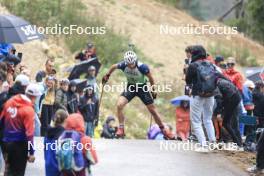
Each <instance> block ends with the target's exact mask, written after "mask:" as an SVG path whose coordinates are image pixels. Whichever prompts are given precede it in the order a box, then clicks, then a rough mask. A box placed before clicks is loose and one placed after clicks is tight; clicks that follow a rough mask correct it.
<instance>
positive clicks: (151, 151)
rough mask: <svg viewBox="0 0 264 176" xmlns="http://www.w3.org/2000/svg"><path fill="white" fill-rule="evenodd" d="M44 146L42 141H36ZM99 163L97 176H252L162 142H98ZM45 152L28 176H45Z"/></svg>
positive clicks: (217, 159)
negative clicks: (165, 147) (166, 148)
mask: <svg viewBox="0 0 264 176" xmlns="http://www.w3.org/2000/svg"><path fill="white" fill-rule="evenodd" d="M35 141H36V142H35V143H36V144H38V145H39V144H41V143H42V139H40V138H37V139H35ZM94 143H95V145H96V149H97V153H98V157H99V163H98V164H97V165H96V166H94V167H93V176H164V175H166V176H218V175H219V176H246V175H248V174H247V173H245V172H244V171H243V170H241V169H240V168H238V167H236V166H235V165H234V164H233V163H232V162H230V161H229V160H228V159H226V158H225V157H224V156H222V155H221V154H218V153H197V152H193V151H183V150H180V151H179V150H177V149H175V142H172V143H168V144H170V145H167V146H169V147H170V150H164V146H166V144H164V143H163V144H164V145H163V149H161V144H160V142H159V141H147V140H102V139H100V140H94ZM42 175H45V172H44V160H43V152H42V151H41V150H37V151H36V161H35V163H34V164H28V166H27V170H26V176H42Z"/></svg>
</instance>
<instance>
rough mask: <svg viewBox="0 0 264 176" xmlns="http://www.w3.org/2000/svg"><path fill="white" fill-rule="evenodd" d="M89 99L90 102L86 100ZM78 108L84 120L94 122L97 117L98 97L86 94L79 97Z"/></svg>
mask: <svg viewBox="0 0 264 176" xmlns="http://www.w3.org/2000/svg"><path fill="white" fill-rule="evenodd" d="M89 99H91V102H90V103H87V101H88V100H89ZM79 110H80V112H81V113H82V115H83V117H84V120H85V122H94V121H96V120H97V119H98V115H99V103H98V99H97V98H96V97H95V95H93V96H92V97H88V96H87V95H86V94H85V95H83V96H82V97H81V98H80V105H79Z"/></svg>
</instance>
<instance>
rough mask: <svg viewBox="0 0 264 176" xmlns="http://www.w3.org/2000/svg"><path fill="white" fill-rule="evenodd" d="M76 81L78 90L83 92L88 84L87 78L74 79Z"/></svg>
mask: <svg viewBox="0 0 264 176" xmlns="http://www.w3.org/2000/svg"><path fill="white" fill-rule="evenodd" d="M74 81H75V82H76V84H77V85H76V89H77V92H82V91H83V89H84V88H85V87H86V86H87V80H86V79H74Z"/></svg>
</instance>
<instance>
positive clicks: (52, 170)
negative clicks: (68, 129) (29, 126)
mask: <svg viewBox="0 0 264 176" xmlns="http://www.w3.org/2000/svg"><path fill="white" fill-rule="evenodd" d="M67 117H68V113H67V112H66V111H64V110H62V109H60V110H58V111H57V112H56V113H55V115H54V126H53V127H48V129H47V135H46V136H45V138H44V146H45V147H46V149H45V150H44V159H45V171H46V176H59V175H60V171H59V168H58V161H57V158H56V150H54V149H53V148H52V146H53V145H55V144H56V143H57V140H58V138H59V137H60V135H61V134H62V132H63V131H64V121H65V120H66V118H67Z"/></svg>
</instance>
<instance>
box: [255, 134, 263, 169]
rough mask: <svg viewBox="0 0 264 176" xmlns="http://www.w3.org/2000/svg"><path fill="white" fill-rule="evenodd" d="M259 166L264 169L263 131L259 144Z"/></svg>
mask: <svg viewBox="0 0 264 176" xmlns="http://www.w3.org/2000/svg"><path fill="white" fill-rule="evenodd" d="M257 168H259V169H264V132H262V134H261V136H260V138H259V141H258V145H257Z"/></svg>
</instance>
